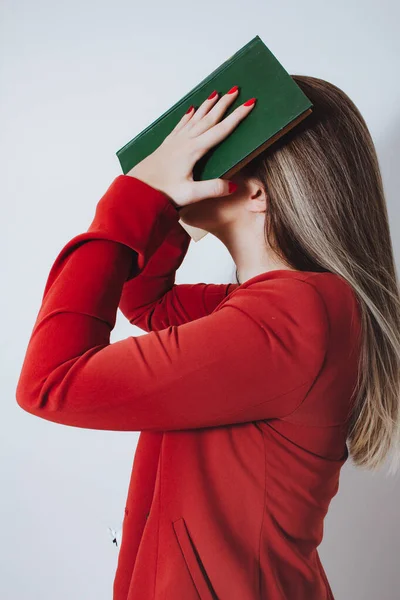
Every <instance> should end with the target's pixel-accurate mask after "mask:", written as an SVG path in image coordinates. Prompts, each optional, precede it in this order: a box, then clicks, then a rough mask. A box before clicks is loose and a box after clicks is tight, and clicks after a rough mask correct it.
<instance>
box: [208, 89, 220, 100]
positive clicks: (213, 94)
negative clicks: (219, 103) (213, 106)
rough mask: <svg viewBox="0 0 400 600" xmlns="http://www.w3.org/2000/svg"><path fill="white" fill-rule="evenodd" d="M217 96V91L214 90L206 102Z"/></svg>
mask: <svg viewBox="0 0 400 600" xmlns="http://www.w3.org/2000/svg"><path fill="white" fill-rule="evenodd" d="M217 94H218V92H217V90H214V91H213V92H212V93H211V94H210V95H209V96H208V98H207V100H212V99H213V98H215V96H216V95H217Z"/></svg>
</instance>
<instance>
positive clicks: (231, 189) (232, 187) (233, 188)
mask: <svg viewBox="0 0 400 600" xmlns="http://www.w3.org/2000/svg"><path fill="white" fill-rule="evenodd" d="M237 187H238V186H237V184H236V183H233V181H230V182H229V193H230V194H232V193H233V192H236V190H237Z"/></svg>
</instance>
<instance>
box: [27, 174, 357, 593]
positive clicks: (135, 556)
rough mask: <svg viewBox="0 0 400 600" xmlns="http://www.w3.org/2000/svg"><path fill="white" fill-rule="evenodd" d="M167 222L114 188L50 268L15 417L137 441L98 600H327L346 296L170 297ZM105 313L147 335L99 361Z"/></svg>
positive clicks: (167, 206)
mask: <svg viewBox="0 0 400 600" xmlns="http://www.w3.org/2000/svg"><path fill="white" fill-rule="evenodd" d="M178 220H179V210H178V209H177V208H176V207H175V205H174V204H173V203H172V202H171V201H170V200H169V198H168V197H167V196H166V195H165V194H163V193H162V192H160V191H158V190H156V189H154V188H152V187H151V186H149V185H147V184H146V183H144V182H142V181H141V180H139V179H136V178H133V177H130V176H127V175H120V176H118V177H116V179H115V180H114V181H113V182H112V183H111V185H110V186H109V188H108V189H107V191H106V193H105V194H104V196H103V197H102V198H101V199H100V200H99V202H98V204H97V208H96V213H95V216H94V220H93V221H92V223H91V225H90V227H89V229H88V231H87V232H85V233H81V234H79V235H77V236H76V237H74V238H73V239H72V240H70V241H69V242H68V243H67V244H66V245H65V246H64V248H63V249H62V250H61V252H60V253H59V255H58V256H57V258H56V260H55V262H54V264H53V266H52V268H51V271H50V274H49V276H48V280H47V283H46V286H45V290H44V294H43V301H42V305H41V308H40V311H39V314H38V317H37V320H36V322H35V324H34V328H33V331H32V335H31V338H30V341H29V345H28V348H27V352H26V356H25V360H24V363H23V366H22V371H21V374H20V378H19V381H18V386H17V391H16V398H17V402H18V404H19V406H21V407H22V408H23V409H24V410H26V411H28V412H29V413H31V414H33V415H36V416H38V417H42V418H44V419H47V420H49V421H54V422H55V423H62V424H65V425H72V426H75V427H84V428H90V429H103V430H112V431H116V430H119V431H141V432H142V433H141V434H140V437H139V442H138V446H137V449H136V454H135V458H134V463H133V469H132V476H131V482H130V486H129V492H128V497H127V502H126V508H125V517H124V522H123V529H122V544H121V548H120V552H119V556H118V566H117V571H116V575H115V580H114V594H113V598H114V600H199V598H200V599H201V600H212V599H219V600H259V599H265V600H323V599H325V598H330V599H332V598H333V595H332V592H331V589H330V586H329V584H328V581H327V578H326V575H325V572H324V569H323V567H322V565H321V562H320V559H319V556H318V550H317V547H318V545H319V544H320V542H321V540H322V535H323V521H324V517H325V514H326V513H327V510H328V506H329V504H330V501H331V499H332V498H333V496H334V495H335V494H336V492H337V490H338V485H339V472H340V469H341V467H342V465H343V464H344V463H345V461H346V459H347V457H348V451H347V446H346V432H347V425H346V420H347V415H348V411H349V407H350V400H351V394H352V391H353V387H354V385H355V382H356V374H357V360H358V352H359V345H358V339H359V338H358V334H359V333H360V315H359V311H358V304H357V299H356V296H355V294H354V293H353V291H352V289H351V288H350V286H349V285H348V284H347V283H346V282H345V281H344V280H343V279H342V278H340V277H339V276H337V275H335V274H332V273H314V272H296V271H289V270H273V271H268V272H266V273H261V274H259V275H256V276H255V277H252V278H251V279H249V280H247V281H246V282H244V283H243V284H242V285H236V284H220V285H213V284H205V283H198V284H184V285H176V284H175V283H174V281H175V271H176V269H177V268H178V267H179V265H180V264H181V262H182V261H183V258H184V256H185V254H186V252H187V249H188V246H189V242H190V237H189V235H188V234H187V233H186V231H185V230H184V229H183V227H181V225H180V224H179V223H178ZM88 241H90V243H87V242H88ZM118 307H120V309H121V310H122V312H123V313H124V315H126V316H127V318H128V319H129V320H130V322H131V323H132V324H134V325H137V326H139V327H140V328H142V329H144V330H145V331H147V332H149V333H148V334H147V335H141V336H136V337H135V336H130V337H128V338H126V339H124V340H121V341H117V342H114V343H112V344H110V332H111V330H112V329H113V327H114V325H115V321H116V314H117V309H118Z"/></svg>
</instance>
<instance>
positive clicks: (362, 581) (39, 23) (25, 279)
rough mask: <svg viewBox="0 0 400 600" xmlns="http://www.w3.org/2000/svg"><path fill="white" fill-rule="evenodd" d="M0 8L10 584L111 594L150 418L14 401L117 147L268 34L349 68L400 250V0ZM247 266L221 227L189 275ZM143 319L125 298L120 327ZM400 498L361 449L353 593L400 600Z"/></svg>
mask: <svg viewBox="0 0 400 600" xmlns="http://www.w3.org/2000/svg"><path fill="white" fill-rule="evenodd" d="M0 11H1V15H0V28H1V30H0V54H1V56H0V60H1V73H0V76H1V81H0V87H1V91H0V102H1V105H0V108H1V137H0V144H1V146H0V159H1V162H0V164H1V178H0V195H1V210H2V213H3V214H2V218H1V225H2V233H1V236H0V237H1V259H2V265H1V267H2V272H1V273H2V284H3V285H2V292H1V296H0V298H1V303H2V306H1V311H2V312H1V314H2V344H1V365H2V368H1V401H2V418H1V436H0V444H1V447H0V455H1V473H0V475H1V489H2V492H1V495H0V503H1V504H0V510H1V517H2V524H1V529H2V535H1V547H0V554H1V556H0V569H1V572H0V580H1V587H2V597H3V598H5V599H6V600H47V599H48V600H50V599H51V600H53V599H57V600H71V599H72V598H73V599H74V600H110V599H111V598H112V582H113V578H114V573H115V568H116V561H117V553H118V549H117V547H116V546H115V545H114V544H113V543H112V540H111V537H110V535H109V532H108V527H112V528H114V529H119V528H120V526H121V522H122V517H123V509H124V505H125V498H126V493H127V489H128V481H129V476H130V470H131V466H132V460H133V454H134V450H135V447H136V442H137V433H134V432H132V433H129V432H122V433H119V432H102V431H91V430H84V429H77V428H72V427H66V426H61V425H57V424H53V423H50V422H47V421H44V420H41V419H38V418H35V417H33V416H31V415H30V414H28V413H26V412H24V411H23V410H22V409H21V408H19V406H18V405H17V403H16V400H15V388H16V384H17V380H18V376H19V372H20V369H21V366H22V361H23V358H24V354H25V351H26V346H27V343H28V339H29V337H30V334H31V330H32V327H33V323H34V320H35V318H36V315H37V312H38V310H39V307H40V303H41V298H42V293H43V289H44V285H45V282H46V279H47V275H48V272H49V270H50V267H51V264H52V263H53V261H54V259H55V257H56V255H57V254H58V252H59V251H60V250H61V248H62V246H64V244H65V243H66V242H67V241H68V240H69V239H71V238H72V237H74V236H75V235H77V234H78V233H81V232H83V231H86V230H87V228H88V226H89V224H90V222H91V220H92V218H93V216H94V209H95V206H96V203H97V201H98V200H99V198H100V197H101V195H102V194H103V193H104V192H105V190H106V189H107V187H108V186H109V185H110V183H111V182H112V180H113V179H114V178H115V177H116V176H117V175H119V174H120V173H121V169H120V165H119V162H118V159H117V157H116V155H115V152H116V151H117V150H118V149H119V148H121V147H122V146H123V145H124V144H125V143H126V142H128V141H129V140H130V139H131V138H132V137H134V135H136V134H137V133H139V132H140V131H141V130H142V129H143V128H144V127H146V126H147V125H148V124H150V123H151V122H152V121H153V120H155V119H156V118H157V117H158V116H159V115H160V114H162V113H163V112H165V111H166V110H167V109H168V108H169V107H170V106H172V105H173V104H174V103H175V102H177V101H178V100H179V99H180V98H181V97H182V96H183V95H185V94H186V93H187V92H188V91H189V90H191V89H192V88H193V87H195V85H196V84H197V83H198V82H199V81H200V80H201V79H203V78H204V77H206V76H207V75H208V73H209V72H211V71H212V70H214V69H215V68H217V67H218V66H219V65H220V64H221V63H222V62H223V61H225V60H226V59H227V58H228V57H230V56H231V55H232V54H233V53H234V52H236V51H237V50H238V49H239V48H241V47H242V46H243V45H244V44H246V43H247V42H248V41H249V40H250V39H252V38H253V37H254V36H255V35H259V36H260V37H261V38H262V40H263V41H264V42H265V43H266V44H267V46H268V47H269V48H270V49H271V51H272V52H273V53H274V54H275V56H276V57H277V58H278V60H279V61H280V62H281V63H282V64H283V65H284V66H285V68H286V70H287V71H289V73H291V74H307V75H313V76H316V77H321V78H323V79H327V80H328V81H331V82H332V83H335V84H336V85H338V86H339V87H341V88H342V89H343V90H344V91H345V92H346V93H347V94H348V95H349V96H350V97H351V98H352V100H353V101H354V102H355V103H356V105H357V106H358V107H359V109H360V110H361V112H362V114H363V116H364V118H365V119H366V121H367V124H368V126H369V128H370V131H371V134H372V136H373V138H374V141H375V143H376V147H377V151H378V156H379V160H380V163H381V169H382V175H383V179H384V185H385V190H386V196H387V204H388V211H389V217H390V224H391V231H392V237H393V245H394V249H395V253H396V257H398V256H399V241H398V239H399V237H398V235H396V234H397V231H398V227H399V225H400V223H399V209H398V202H399V189H400V177H399V149H400V144H399V134H400V83H399V77H398V73H399V45H400V44H399V40H400V38H399V34H398V21H399V18H400V11H399V5H398V2H395V0H381V1H380V2H379V3H378V2H372V1H371V0H364V1H363V2H360V0H346V1H344V0H336V2H334V3H333V2H329V3H328V2H321V0H319V1H316V0H304V1H303V2H301V3H299V2H296V1H294V0H286V2H282V3H278V2H273V3H272V2H256V1H247V2H238V1H237V0H230V1H229V2H227V1H221V2H215V1H213V2H209V1H205V2H202V3H196V2H187V1H186V2H178V1H176V0H170V1H169V2H159V3H157V2H143V3H139V2H137V1H129V2H122V1H121V0H119V1H118V0H114V1H113V2H112V3H111V2H108V3H107V2H101V1H100V0H96V1H94V0H92V1H88V0H86V1H82V0H80V1H79V2H78V1H77V0H69V1H68V2H54V1H50V0H47V1H37V2H32V1H30V2H28V0H25V1H22V0H2V2H1V8H0ZM236 83H237V82H235V81H233V82H232V85H234V84H236ZM233 273H234V268H233V263H232V260H231V257H230V256H229V254H228V253H227V250H226V248H225V246H223V245H222V244H221V243H220V242H219V240H217V239H216V238H213V237H212V236H211V235H208V236H206V237H205V238H204V240H201V241H200V242H198V243H197V244H195V243H194V242H192V243H191V245H190V248H189V252H188V255H187V257H186V258H185V261H184V264H183V265H182V266H181V268H180V269H179V271H178V274H177V279H176V281H177V283H182V282H198V281H205V282H229V281H234V278H233ZM137 334H143V332H142V331H141V330H139V329H136V328H132V326H130V325H129V323H128V322H127V321H126V320H125V319H124V317H123V316H122V314H121V313H119V314H118V320H117V326H116V328H115V329H114V331H113V332H112V341H116V340H118V339H122V338H125V337H127V336H129V335H137ZM399 500H400V494H399V477H396V478H391V479H390V478H388V477H387V476H386V475H385V473H384V472H383V471H381V472H379V473H376V474H372V473H369V472H362V471H361V470H359V469H355V468H354V467H353V466H352V464H351V462H350V459H349V461H348V462H347V463H346V464H345V466H344V468H343V469H342V475H341V480H340V489H339V492H338V494H337V496H335V498H334V499H333V501H332V503H331V506H330V510H329V513H328V515H327V517H326V519H325V534H324V540H323V542H322V544H321V546H320V548H319V551H320V556H321V560H322V563H323V565H324V567H325V570H326V572H327V575H328V578H329V581H330V583H331V586H332V589H333V592H334V594H335V598H336V599H337V600H376V599H377V598H379V600H395V599H396V598H398V597H399V596H398V594H399V589H400V569H399V555H400V542H399V540H400V519H399V511H398V507H399ZM177 600H178V599H177ZM221 600H228V599H226V598H223V599H221ZM291 600H295V599H291Z"/></svg>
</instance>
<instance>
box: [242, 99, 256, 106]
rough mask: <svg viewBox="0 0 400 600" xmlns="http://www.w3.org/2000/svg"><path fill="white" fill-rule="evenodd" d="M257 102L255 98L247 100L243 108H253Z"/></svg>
mask: <svg viewBox="0 0 400 600" xmlns="http://www.w3.org/2000/svg"><path fill="white" fill-rule="evenodd" d="M255 101H256V99H255V98H250V100H247V102H245V103H244V104H243V106H251V105H252V104H254V102H255Z"/></svg>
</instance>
